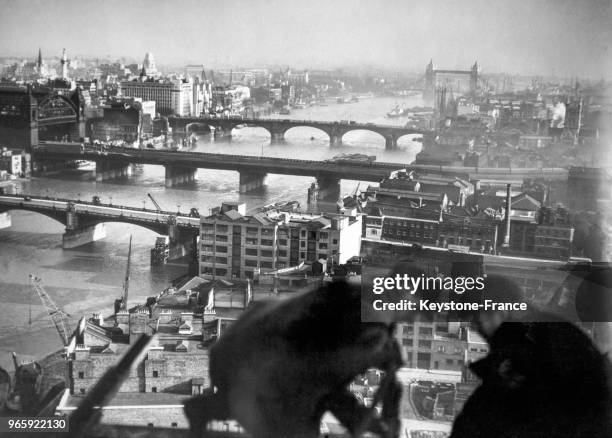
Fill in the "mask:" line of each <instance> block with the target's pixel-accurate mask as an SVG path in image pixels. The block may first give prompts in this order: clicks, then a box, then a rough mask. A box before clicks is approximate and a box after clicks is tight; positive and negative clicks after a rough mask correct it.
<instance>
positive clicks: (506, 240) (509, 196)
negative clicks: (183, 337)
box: [502, 184, 512, 248]
mask: <svg viewBox="0 0 612 438" xmlns="http://www.w3.org/2000/svg"><path fill="white" fill-rule="evenodd" d="M511 190H512V184H507V185H506V235H505V236H504V243H503V245H502V247H503V248H509V247H510V207H511V204H512V194H511Z"/></svg>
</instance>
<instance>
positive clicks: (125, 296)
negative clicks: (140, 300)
mask: <svg viewBox="0 0 612 438" xmlns="http://www.w3.org/2000/svg"><path fill="white" fill-rule="evenodd" d="M131 261H132V236H130V246H129V248H128V259H127V267H126V269H125V278H124V279H123V296H122V297H121V298H120V302H121V304H120V306H119V308H120V309H121V310H128V291H129V289H130V264H131Z"/></svg>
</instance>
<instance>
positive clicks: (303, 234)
mask: <svg viewBox="0 0 612 438" xmlns="http://www.w3.org/2000/svg"><path fill="white" fill-rule="evenodd" d="M300 237H302V238H306V230H300Z"/></svg>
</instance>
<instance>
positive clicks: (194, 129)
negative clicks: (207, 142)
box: [185, 122, 211, 137]
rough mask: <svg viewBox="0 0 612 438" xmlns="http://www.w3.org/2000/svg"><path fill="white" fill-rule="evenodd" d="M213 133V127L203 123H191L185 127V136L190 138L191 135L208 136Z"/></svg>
mask: <svg viewBox="0 0 612 438" xmlns="http://www.w3.org/2000/svg"><path fill="white" fill-rule="evenodd" d="M210 132H211V126H210V124H208V123H203V122H191V123H188V124H187V125H185V135H186V136H187V137H189V136H190V135H191V134H206V133H210Z"/></svg>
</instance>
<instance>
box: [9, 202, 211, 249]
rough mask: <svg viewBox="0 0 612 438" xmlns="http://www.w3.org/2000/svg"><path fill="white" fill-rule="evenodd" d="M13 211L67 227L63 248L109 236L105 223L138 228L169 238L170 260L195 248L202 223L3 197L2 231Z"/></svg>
mask: <svg viewBox="0 0 612 438" xmlns="http://www.w3.org/2000/svg"><path fill="white" fill-rule="evenodd" d="M13 210H25V211H33V212H36V213H39V214H42V215H44V216H47V217H49V218H51V219H54V220H56V221H57V222H59V223H61V224H63V225H65V226H66V232H65V233H64V235H63V239H62V246H63V247H64V248H66V249H67V248H76V247H78V246H81V245H84V244H86V243H89V242H92V241H94V240H99V239H102V238H104V237H106V231H105V226H104V224H105V223H107V222H122V223H128V224H132V225H138V226H141V227H144V228H147V229H149V230H151V231H153V232H154V233H157V234H161V235H167V236H169V237H170V258H179V257H182V256H184V255H185V254H186V253H188V252H189V251H191V250H192V249H193V242H194V240H195V238H196V237H197V235H198V232H199V223H200V219H199V218H196V217H190V216H188V215H186V214H179V213H172V212H165V211H156V210H147V209H141V208H134V207H126V206H122V205H114V204H113V205H111V204H94V203H91V202H86V201H80V200H70V199H56V198H53V199H51V198H47V197H35V196H28V195H0V228H6V227H9V226H10V225H11V218H10V211H13ZM173 255H174V257H173Z"/></svg>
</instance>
